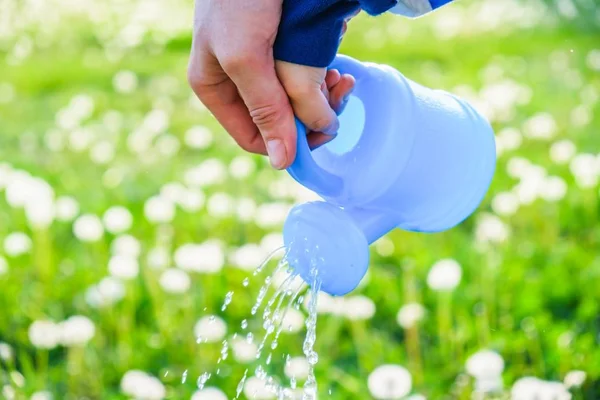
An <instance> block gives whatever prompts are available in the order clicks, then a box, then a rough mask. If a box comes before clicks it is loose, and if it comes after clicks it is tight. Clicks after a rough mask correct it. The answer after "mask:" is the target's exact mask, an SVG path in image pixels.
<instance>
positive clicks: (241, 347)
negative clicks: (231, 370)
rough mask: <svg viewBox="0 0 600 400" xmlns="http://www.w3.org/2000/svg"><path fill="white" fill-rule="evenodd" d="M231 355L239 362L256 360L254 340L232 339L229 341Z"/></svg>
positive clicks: (256, 348)
mask: <svg viewBox="0 0 600 400" xmlns="http://www.w3.org/2000/svg"><path fill="white" fill-rule="evenodd" d="M231 347H232V350H233V357H234V358H235V359H236V360H237V361H238V362H240V363H250V362H254V361H256V352H257V351H258V346H257V345H256V344H255V343H254V342H250V343H248V341H247V340H244V339H234V340H233V341H232V343H231Z"/></svg>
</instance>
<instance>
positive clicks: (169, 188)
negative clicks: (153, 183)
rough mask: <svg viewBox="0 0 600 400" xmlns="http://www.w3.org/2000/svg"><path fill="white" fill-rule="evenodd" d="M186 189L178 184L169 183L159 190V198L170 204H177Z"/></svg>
mask: <svg viewBox="0 0 600 400" xmlns="http://www.w3.org/2000/svg"><path fill="white" fill-rule="evenodd" d="M186 190H187V189H186V187H185V186H184V185H183V184H182V183H180V182H169V183H166V184H164V185H163V186H162V187H161V188H160V196H161V197H162V198H164V199H167V200H169V201H170V202H172V203H178V202H179V201H180V200H181V198H182V197H183V196H184V195H185V192H186Z"/></svg>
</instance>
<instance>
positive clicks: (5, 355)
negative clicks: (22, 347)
mask: <svg viewBox="0 0 600 400" xmlns="http://www.w3.org/2000/svg"><path fill="white" fill-rule="evenodd" d="M12 358H13V349H12V347H10V345H9V344H8V343H4V342H0V360H2V361H6V362H9V361H12Z"/></svg>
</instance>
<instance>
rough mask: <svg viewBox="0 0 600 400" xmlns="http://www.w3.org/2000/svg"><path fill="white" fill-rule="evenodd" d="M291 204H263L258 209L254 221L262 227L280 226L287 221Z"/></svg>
mask: <svg viewBox="0 0 600 400" xmlns="http://www.w3.org/2000/svg"><path fill="white" fill-rule="evenodd" d="M290 208H291V206H290V205H289V204H285V203H267V204H262V205H261V206H260V207H258V209H257V210H256V217H255V218H254V221H255V222H256V224H257V225H258V226H259V227H261V228H272V227H275V226H280V225H281V224H283V221H285V219H286V217H287V215H288V213H289V211H290Z"/></svg>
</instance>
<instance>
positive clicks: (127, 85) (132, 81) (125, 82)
mask: <svg viewBox="0 0 600 400" xmlns="http://www.w3.org/2000/svg"><path fill="white" fill-rule="evenodd" d="M137 86H138V78H137V75H136V74H135V72H132V71H119V72H117V73H116V75H115V76H114V77H113V87H114V88H115V91H116V92H117V93H122V94H128V93H132V92H134V91H135V89H137Z"/></svg>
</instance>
